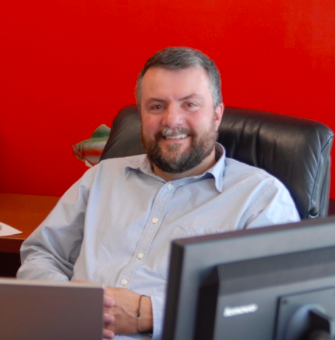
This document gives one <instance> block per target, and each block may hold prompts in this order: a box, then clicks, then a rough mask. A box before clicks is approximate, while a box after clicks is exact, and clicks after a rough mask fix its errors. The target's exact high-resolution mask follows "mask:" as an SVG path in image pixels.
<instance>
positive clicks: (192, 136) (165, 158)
mask: <svg viewBox="0 0 335 340" xmlns="http://www.w3.org/2000/svg"><path fill="white" fill-rule="evenodd" d="M222 113H223V105H222V104H220V105H218V107H217V108H215V109H214V108H213V98H212V92H211V87H210V81H209V78H208V76H207V74H206V72H205V70H203V69H202V68H198V67H189V68H186V69H182V70H177V71H170V70H166V69H163V68H158V67H157V68H151V69H149V70H148V71H147V72H146V74H145V75H144V77H143V80H142V87H141V119H142V133H141V137H142V142H143V144H144V147H145V149H146V152H147V154H148V157H149V159H150V161H151V162H152V163H153V164H154V166H156V167H158V168H159V169H161V170H162V171H164V172H168V173H181V172H184V171H187V170H190V169H193V168H196V167H198V166H202V168H206V167H207V166H206V165H207V163H208V167H209V166H211V165H212V162H213V161H214V157H215V156H214V155H215V152H214V146H215V140H216V132H217V130H218V127H219V124H220V121H221V117H222Z"/></svg>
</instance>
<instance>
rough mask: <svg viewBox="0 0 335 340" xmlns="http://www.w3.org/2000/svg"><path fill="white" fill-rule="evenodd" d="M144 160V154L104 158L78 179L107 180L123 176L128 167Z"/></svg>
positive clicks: (133, 166) (136, 165)
mask: <svg viewBox="0 0 335 340" xmlns="http://www.w3.org/2000/svg"><path fill="white" fill-rule="evenodd" d="M145 160H146V155H137V156H129V157H122V158H110V159H105V160H103V161H101V162H100V163H98V164H97V165H95V166H93V167H92V168H90V169H88V170H87V171H86V172H85V173H84V174H83V176H82V177H81V179H80V181H81V182H84V183H88V182H93V181H97V180H98V181H100V180H104V181H106V182H109V181H110V180H112V179H113V178H115V177H120V176H125V175H126V173H127V170H128V169H129V168H133V169H136V168H139V167H140V166H141V165H142V164H143V162H144V161H145Z"/></svg>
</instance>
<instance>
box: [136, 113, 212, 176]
mask: <svg viewBox="0 0 335 340" xmlns="http://www.w3.org/2000/svg"><path fill="white" fill-rule="evenodd" d="M166 130H168V134H171V133H174V132H177V133H178V134H186V135H188V136H189V137H190V138H191V146H190V147H189V148H188V149H187V150H186V151H184V152H180V148H181V145H179V144H173V143H171V145H168V146H167V149H168V150H167V152H166V153H165V154H163V152H162V149H161V147H160V146H159V141H160V140H161V139H163V138H164V136H165V135H166ZM216 139H217V132H216V131H215V122H214V117H213V120H212V122H211V126H210V128H209V129H208V130H207V131H204V132H203V133H202V134H201V135H200V134H198V133H196V132H195V131H194V130H193V129H188V128H176V129H163V130H162V131H159V132H158V133H157V134H156V135H155V137H154V139H148V138H146V137H145V136H144V133H143V128H142V129H141V140H142V144H143V147H144V149H145V151H146V153H147V155H148V158H149V160H150V162H151V163H153V164H155V165H156V166H157V167H158V168H159V169H161V170H162V171H164V172H167V173H182V172H184V171H187V170H190V169H192V168H194V167H195V166H197V165H198V164H200V163H201V162H202V161H203V160H204V159H205V158H206V157H207V156H209V155H210V153H211V152H212V151H213V149H214V148H215V142H216Z"/></svg>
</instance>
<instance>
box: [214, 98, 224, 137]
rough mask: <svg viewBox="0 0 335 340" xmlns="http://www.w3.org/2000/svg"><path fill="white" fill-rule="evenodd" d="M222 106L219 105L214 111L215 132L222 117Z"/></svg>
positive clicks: (221, 104)
mask: <svg viewBox="0 0 335 340" xmlns="http://www.w3.org/2000/svg"><path fill="white" fill-rule="evenodd" d="M223 111H224V104H223V103H220V104H219V105H218V106H217V107H216V108H215V110H214V120H215V131H218V129H219V126H220V124H221V120H222V117H223Z"/></svg>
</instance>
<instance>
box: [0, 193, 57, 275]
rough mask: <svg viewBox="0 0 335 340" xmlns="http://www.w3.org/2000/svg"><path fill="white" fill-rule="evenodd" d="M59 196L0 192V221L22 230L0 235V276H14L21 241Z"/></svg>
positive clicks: (46, 213) (18, 261)
mask: <svg viewBox="0 0 335 340" xmlns="http://www.w3.org/2000/svg"><path fill="white" fill-rule="evenodd" d="M58 200H59V197H53V196H36V195H16V194H1V193H0V222H3V223H6V224H8V225H10V226H12V227H13V228H16V229H18V230H20V231H22V233H21V234H18V235H13V236H6V237H0V276H14V275H15V273H16V270H17V269H18V267H19V265H20V257H19V254H20V247H21V244H22V242H23V241H24V240H25V239H26V238H27V237H28V236H29V235H30V234H31V233H32V232H33V231H34V229H36V228H37V227H38V225H39V224H40V223H41V222H42V221H43V220H44V219H45V217H46V216H47V215H48V214H49V212H50V211H51V209H52V208H53V207H54V206H55V205H56V203H57V201H58Z"/></svg>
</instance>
